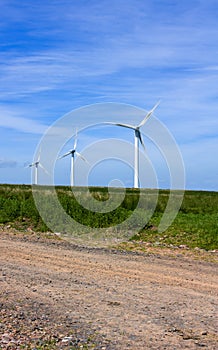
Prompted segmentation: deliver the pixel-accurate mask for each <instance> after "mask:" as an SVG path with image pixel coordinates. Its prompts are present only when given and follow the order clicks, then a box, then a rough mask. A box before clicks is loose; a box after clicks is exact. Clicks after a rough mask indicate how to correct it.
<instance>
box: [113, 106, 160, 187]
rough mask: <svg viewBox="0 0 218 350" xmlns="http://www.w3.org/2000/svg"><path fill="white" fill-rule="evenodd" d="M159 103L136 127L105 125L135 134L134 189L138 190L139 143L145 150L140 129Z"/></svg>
mask: <svg viewBox="0 0 218 350" xmlns="http://www.w3.org/2000/svg"><path fill="white" fill-rule="evenodd" d="M159 104H160V101H159V102H158V103H156V105H155V106H154V107H153V108H152V109H151V110H150V111H149V112H148V113H147V114H146V116H145V118H144V119H143V120H142V121H141V123H139V124H138V125H136V126H135V125H130V124H122V123H112V122H111V123H110V122H109V123H107V124H112V125H117V126H121V127H123V128H128V129H132V130H134V134H135V157H134V188H139V142H140V143H141V145H142V147H143V148H144V149H145V145H144V142H143V139H142V135H141V131H140V128H141V127H142V126H143V125H144V124H145V123H146V121H147V120H148V119H149V118H150V116H151V115H152V114H153V112H154V110H155V109H156V108H157V107H158V105H159Z"/></svg>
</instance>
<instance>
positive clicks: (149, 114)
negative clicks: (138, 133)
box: [138, 101, 160, 128]
mask: <svg viewBox="0 0 218 350" xmlns="http://www.w3.org/2000/svg"><path fill="white" fill-rule="evenodd" d="M159 104H160V101H158V102H157V103H156V105H155V106H154V107H153V108H152V109H151V110H150V111H149V112H148V113H147V114H146V116H145V118H144V119H143V120H142V121H141V123H140V124H139V125H138V128H141V126H143V125H144V124H145V122H146V121H147V120H148V118H150V116H151V115H152V114H153V113H154V111H155V109H156V108H157V107H158V106H159Z"/></svg>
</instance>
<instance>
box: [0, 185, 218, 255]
mask: <svg viewBox="0 0 218 350" xmlns="http://www.w3.org/2000/svg"><path fill="white" fill-rule="evenodd" d="M35 191H37V189H35ZM89 191H90V192H89V194H87V189H84V188H76V189H75V194H76V196H74V195H73V193H72V191H71V189H70V188H69V187H64V186H59V187H57V188H56V193H57V196H58V199H59V201H60V203H61V205H62V207H63V208H64V210H65V212H66V213H67V214H68V215H69V216H71V217H73V218H74V220H75V221H76V222H78V223H80V224H82V225H84V226H86V227H92V228H97V229H98V228H109V227H115V226H116V225H119V224H122V223H123V221H125V220H126V219H127V218H130V220H129V222H128V226H126V227H125V225H123V224H122V229H126V230H131V229H132V230H133V231H135V232H137V233H136V234H134V236H133V237H131V238H130V239H132V240H140V241H148V242H151V243H155V244H160V245H170V244H171V245H176V246H178V245H186V246H187V247H189V248H194V247H199V248H203V249H206V250H212V249H217V248H218V192H206V191H185V193H184V198H183V202H182V205H181V207H180V210H179V212H178V215H177V216H176V218H175V220H174V221H173V222H172V224H171V225H170V226H169V227H168V228H167V229H166V231H164V232H162V233H159V232H158V230H157V228H158V225H159V223H160V221H161V218H162V216H163V213H164V211H165V208H166V205H167V202H168V198H169V191H168V190H160V191H157V190H141V191H139V190H133V189H127V190H126V194H125V196H124V198H123V200H122V201H121V203H120V204H119V205H118V207H116V202H118V201H119V198H120V190H119V189H114V190H113V197H114V198H115V199H114V201H109V199H110V194H109V193H108V189H107V188H97V187H92V188H90V189H89ZM40 193H41V195H43V196H44V202H43V203H44V204H43V205H45V208H46V211H47V215H48V218H49V217H50V219H51V220H57V223H56V224H57V225H59V226H58V227H59V228H60V232H62V231H61V230H62V228H63V223H61V222H59V221H60V218H58V217H54V216H55V215H54V209H53V207H52V197H51V195H49V189H46V187H45V188H44V187H42V188H40ZM90 193H91V196H92V198H94V199H95V201H93V203H94V204H93V205H94V207H93V205H92V207H91V210H90V207H89V204H90ZM75 197H76V198H75ZM78 198H79V199H80V200H81V201H82V203H83V204H85V205H83V204H82V205H81V204H80V203H78ZM139 198H141V199H140V201H139ZM156 199H157V203H156V202H155V200H156ZM98 205H100V206H101V207H103V208H105V209H106V210H105V212H101V213H99V212H98ZM86 206H87V208H88V209H87V208H86ZM95 206H96V207H95ZM136 207H137V217H136V219H134V220H132V221H131V216H132V213H133V212H134V211H135V208H136ZM146 217H148V218H149V220H148V222H147V224H146V225H144V226H143V228H142V226H141V222H143V221H144V218H146ZM46 222H47V221H46ZM0 224H2V225H5V224H10V225H11V226H12V227H15V228H17V229H19V230H22V231H25V230H27V228H31V229H32V230H34V231H39V232H40V231H41V232H45V231H49V227H47V225H46V224H45V223H44V222H43V220H42V219H41V217H40V214H39V212H38V210H37V208H36V206H35V202H34V198H33V193H32V187H31V186H28V185H0ZM66 230H67V226H66V227H65V231H66Z"/></svg>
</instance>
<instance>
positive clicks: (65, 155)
mask: <svg viewBox="0 0 218 350" xmlns="http://www.w3.org/2000/svg"><path fill="white" fill-rule="evenodd" d="M69 154H72V150H71V151H69V152H67V153H65V154H63V155H62V156H61V157H59V158H58V159H62V158H64V157H67V156H69Z"/></svg>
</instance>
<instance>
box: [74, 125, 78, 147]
mask: <svg viewBox="0 0 218 350" xmlns="http://www.w3.org/2000/svg"><path fill="white" fill-rule="evenodd" d="M77 139H78V138H77V129H76V135H75V141H74V146H73V149H76V146H77Z"/></svg>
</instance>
